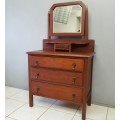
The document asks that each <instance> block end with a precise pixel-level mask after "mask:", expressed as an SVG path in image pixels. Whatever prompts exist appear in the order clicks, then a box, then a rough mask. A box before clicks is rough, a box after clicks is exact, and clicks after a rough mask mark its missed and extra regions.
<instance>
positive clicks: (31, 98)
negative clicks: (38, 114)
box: [29, 93, 33, 107]
mask: <svg viewBox="0 0 120 120" xmlns="http://www.w3.org/2000/svg"><path fill="white" fill-rule="evenodd" d="M29 106H30V107H33V95H32V94H30V93H29Z"/></svg>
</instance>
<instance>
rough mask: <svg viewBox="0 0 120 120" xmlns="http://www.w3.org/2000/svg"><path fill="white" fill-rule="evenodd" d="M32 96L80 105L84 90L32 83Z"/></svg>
mask: <svg viewBox="0 0 120 120" xmlns="http://www.w3.org/2000/svg"><path fill="white" fill-rule="evenodd" d="M31 85H32V94H34V95H41V96H44V97H50V98H55V99H60V100H67V101H72V102H75V103H80V102H81V98H82V89H80V88H77V87H65V86H59V85H53V84H48V83H42V82H32V84H31Z"/></svg>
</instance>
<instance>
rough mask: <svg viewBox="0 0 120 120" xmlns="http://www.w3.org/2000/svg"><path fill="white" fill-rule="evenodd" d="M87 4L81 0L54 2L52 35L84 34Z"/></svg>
mask: <svg viewBox="0 0 120 120" xmlns="http://www.w3.org/2000/svg"><path fill="white" fill-rule="evenodd" d="M85 9H86V6H85V5H84V3H82V2H81V1H76V2H66V3H58V4H53V6H52V7H51V9H50V19H49V20H50V21H49V22H50V28H49V34H50V35H51V36H83V35H84V29H85Z"/></svg>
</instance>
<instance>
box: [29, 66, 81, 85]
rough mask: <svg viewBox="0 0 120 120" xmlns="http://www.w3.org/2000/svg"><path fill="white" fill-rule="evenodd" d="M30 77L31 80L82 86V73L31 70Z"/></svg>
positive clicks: (40, 69) (41, 69)
mask: <svg viewBox="0 0 120 120" xmlns="http://www.w3.org/2000/svg"><path fill="white" fill-rule="evenodd" d="M30 75H31V76H30V77H31V80H40V81H41V80H45V81H50V82H54V83H62V84H70V85H78V86H82V73H75V72H67V71H60V70H54V69H44V68H39V69H38V68H31V70H30Z"/></svg>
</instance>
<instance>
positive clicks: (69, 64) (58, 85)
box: [28, 51, 93, 116]
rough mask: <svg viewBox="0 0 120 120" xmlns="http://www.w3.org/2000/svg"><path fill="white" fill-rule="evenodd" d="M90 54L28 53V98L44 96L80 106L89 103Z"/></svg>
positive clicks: (31, 104)
mask: <svg viewBox="0 0 120 120" xmlns="http://www.w3.org/2000/svg"><path fill="white" fill-rule="evenodd" d="M92 58H93V54H90V53H86V54H80V53H74V54H72V53H71V54H68V52H53V51H51V52H50V51H49V52H47V51H33V52H28V61H29V97H30V99H29V100H30V106H33V95H38V96H44V97H49V98H54V99H59V100H63V101H68V102H72V103H75V104H81V105H82V115H83V116H85V112H86V103H88V105H90V104H91V80H92V79H91V73H92Z"/></svg>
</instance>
